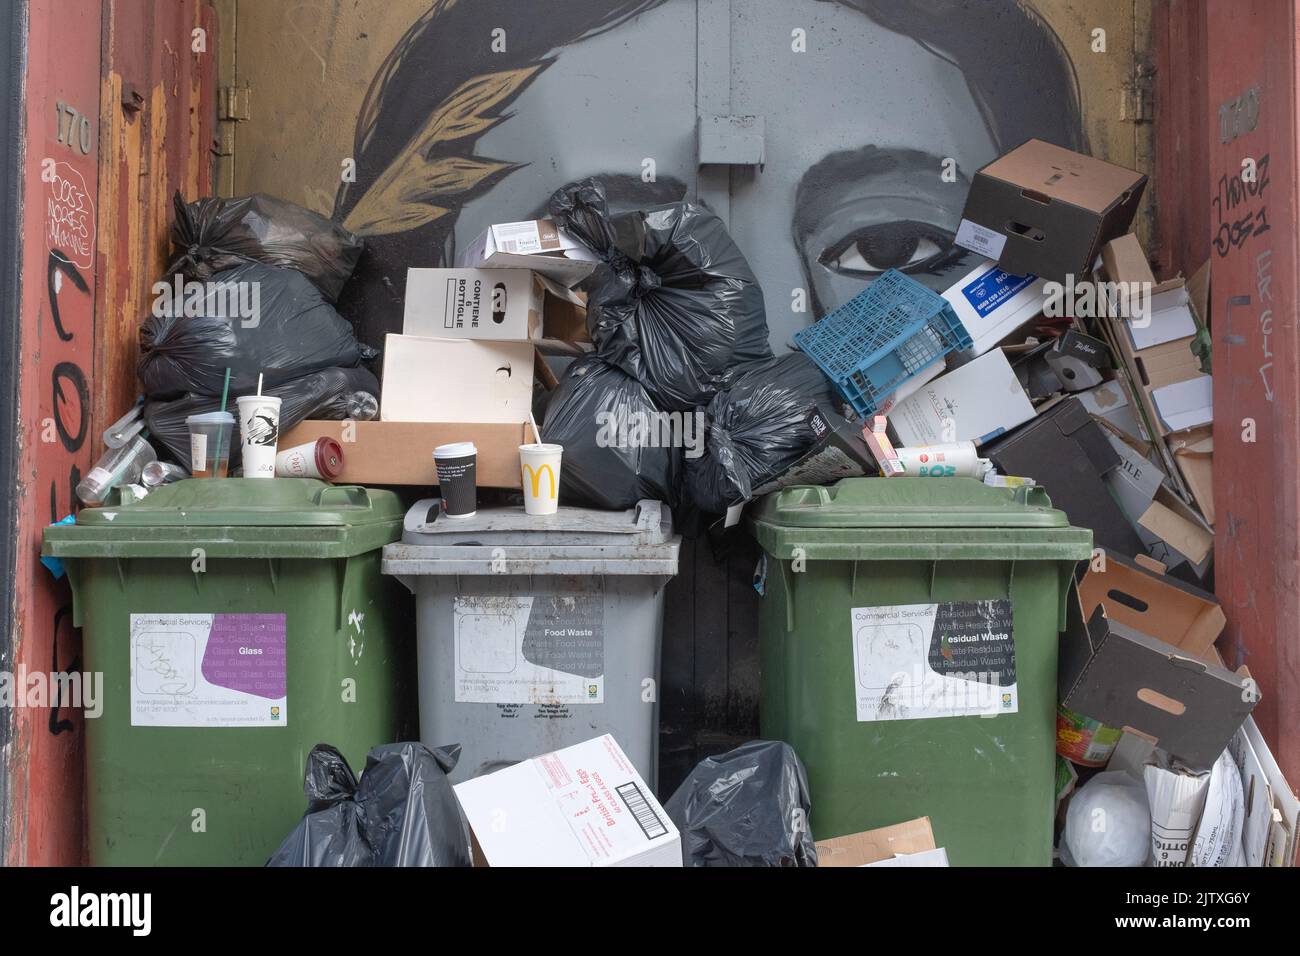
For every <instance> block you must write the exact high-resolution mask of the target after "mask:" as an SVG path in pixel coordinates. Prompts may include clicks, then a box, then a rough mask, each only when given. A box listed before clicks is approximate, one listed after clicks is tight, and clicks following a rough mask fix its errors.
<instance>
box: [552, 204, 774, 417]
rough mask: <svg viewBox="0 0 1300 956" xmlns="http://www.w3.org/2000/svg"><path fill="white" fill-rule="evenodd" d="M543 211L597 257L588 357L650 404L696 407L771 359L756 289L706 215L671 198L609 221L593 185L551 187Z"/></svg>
mask: <svg viewBox="0 0 1300 956" xmlns="http://www.w3.org/2000/svg"><path fill="white" fill-rule="evenodd" d="M550 210H551V215H552V216H554V217H555V220H556V222H557V223H558V224H559V225H561V226H562V227H564V228H565V229H566V230H568V231H569V232H570V233H572V235H573V236H574V238H576V239H577V240H578V241H580V242H582V243H584V244H585V245H587V246H589V247H590V248H591V249H592V251H594V252H595V253H596V254H597V255H598V256H600V257H601V259H602V261H603V264H602V265H601V266H600V267H598V268H597V270H596V271H595V272H594V273H593V274H592V276H591V278H590V280H589V286H588V298H587V328H588V331H589V332H590V334H591V341H592V342H593V343H594V344H595V347H596V352H597V354H599V355H600V356H601V357H602V358H603V359H605V361H607V362H609V363H610V364H612V365H617V366H618V367H619V368H621V369H622V370H623V371H625V372H627V373H628V374H629V375H631V376H632V377H634V378H635V379H637V380H638V381H639V382H641V384H643V385H644V386H645V387H646V391H647V392H649V393H650V397H651V398H652V399H653V400H654V402H655V404H656V405H658V406H659V407H660V408H662V409H665V410H668V411H689V410H691V409H693V408H695V407H696V406H698V405H703V404H705V403H706V402H708V400H709V399H710V398H712V397H713V395H714V394H715V393H716V392H718V391H719V390H720V389H723V388H726V387H727V385H728V384H730V382H731V377H732V375H733V374H734V372H735V369H736V368H737V367H738V366H740V365H743V364H744V363H747V362H753V361H756V360H758V359H763V358H770V357H771V355H772V351H771V349H770V348H769V347H768V341H767V338H768V335H767V317H766V314H765V312H764V308H763V290H762V289H761V288H759V285H758V280H757V279H756V278H755V277H754V273H753V271H752V270H751V269H750V268H749V263H748V262H746V261H745V257H744V256H743V255H742V254H741V252H740V250H739V249H738V248H737V247H736V244H735V243H734V242H733V241H732V239H731V236H729V235H728V234H727V230H726V227H725V226H724V225H723V224H722V220H721V219H719V218H718V216H717V215H716V214H714V213H712V212H710V211H709V210H707V209H705V208H704V207H703V206H697V205H695V204H693V203H685V202H679V203H670V204H668V205H664V206H657V207H655V208H653V209H648V210H645V211H643V212H633V213H624V214H622V215H619V216H615V217H611V216H610V215H609V212H608V206H607V205H606V202H605V192H604V189H603V188H602V187H601V186H600V184H599V183H597V182H596V180H594V179H586V180H583V181H581V182H578V183H573V184H570V185H568V186H564V187H562V188H561V189H559V190H558V191H557V192H556V193H555V194H554V195H553V196H552V197H551V202H550Z"/></svg>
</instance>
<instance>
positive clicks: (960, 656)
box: [850, 599, 1019, 721]
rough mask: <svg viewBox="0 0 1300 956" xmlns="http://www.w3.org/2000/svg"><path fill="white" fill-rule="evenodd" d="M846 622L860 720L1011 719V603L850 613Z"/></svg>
mask: <svg viewBox="0 0 1300 956" xmlns="http://www.w3.org/2000/svg"><path fill="white" fill-rule="evenodd" d="M850 615H851V618H852V643H853V677H854V681H853V685H854V686H853V689H854V703H855V708H856V712H857V719H858V720H859V721H874V720H917V719H923V718H933V717H970V716H977V715H978V716H988V717H992V716H996V715H998V714H1014V713H1016V712H1017V710H1018V707H1019V697H1018V695H1017V692H1016V644H1015V636H1014V633H1013V631H1012V614H1011V602H1010V601H1009V600H1006V599H1001V600H994V601H946V602H941V603H937V604H894V605H889V606H886V607H855V608H853V609H852V610H851V611H850Z"/></svg>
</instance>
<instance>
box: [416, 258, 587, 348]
mask: <svg viewBox="0 0 1300 956" xmlns="http://www.w3.org/2000/svg"><path fill="white" fill-rule="evenodd" d="M548 296H551V297H553V298H555V299H560V300H563V301H564V302H567V303H569V304H570V305H572V306H575V307H582V306H583V305H584V303H583V301H582V299H581V298H580V297H579V296H578V295H577V294H576V293H574V292H572V291H571V290H570V289H568V288H567V287H565V286H564V285H561V284H560V283H558V282H556V281H555V280H553V279H549V278H547V277H546V276H543V275H539V274H537V273H535V272H533V271H531V270H528V269H407V270H406V300H405V307H404V311H403V313H402V334H403V335H419V336H424V337H426V338H430V337H432V338H463V339H490V340H495V341H498V342H529V341H539V340H541V339H542V338H543V337H544V336H545V334H546V331H545V322H544V316H545V314H546V299H547V297H548Z"/></svg>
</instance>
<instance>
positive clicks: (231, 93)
mask: <svg viewBox="0 0 1300 956" xmlns="http://www.w3.org/2000/svg"><path fill="white" fill-rule="evenodd" d="M252 93H253V89H252V87H249V86H223V87H222V88H221V90H220V91H219V93H218V95H217V121H218V122H219V123H220V124H221V125H220V127H219V137H220V141H219V145H218V147H217V155H218V156H233V155H234V154H235V124H236V123H244V122H247V121H248V120H249V119H250V118H251V116H252V114H251V113H250V111H249V100H250V99H251V98H252Z"/></svg>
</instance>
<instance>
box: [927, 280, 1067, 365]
mask: <svg viewBox="0 0 1300 956" xmlns="http://www.w3.org/2000/svg"><path fill="white" fill-rule="evenodd" d="M1045 285H1046V282H1045V281H1044V280H1042V279H1040V278H1038V277H1037V276H1013V275H1011V274H1010V273H1009V272H1003V271H1002V270H1001V269H999V268H998V264H997V263H996V262H994V261H993V260H992V259H981V260H980V264H979V265H977V266H976V267H975V268H974V269H972V270H971V271H970V272H968V273H966V275H964V276H962V277H961V279H959V280H958V281H957V282H956V283H955V284H953V285H952V286H950V287H949V288H948V289H946V290H945V291H944V293H943V297H944V299H946V300H947V302H948V304H949V305H951V306H952V308H953V311H954V312H956V313H957V318H958V319H960V320H961V324H962V325H963V326H965V327H966V331H967V332H968V333H969V334H970V337H971V339H972V340H973V343H974V344H973V345H972V346H971V347H970V348H969V349H967V350H966V351H965V352H962V353H960V355H961V358H962V359H963V360H965V361H970V360H971V359H973V358H977V357H978V356H980V355H983V354H984V353H985V352H987V351H989V350H990V349H992V348H994V347H995V346H996V345H997V344H998V343H999V342H1001V341H1002V340H1003V339H1005V338H1006V337H1007V336H1008V335H1010V334H1011V333H1012V332H1014V331H1016V329H1018V328H1020V327H1021V326H1024V325H1026V324H1028V323H1029V322H1032V321H1033V320H1034V319H1036V318H1037V317H1038V316H1039V315H1041V314H1042V312H1043V301H1044V291H1043V289H1044V286H1045Z"/></svg>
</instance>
